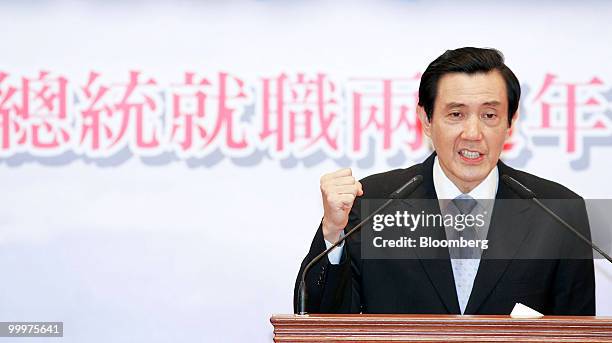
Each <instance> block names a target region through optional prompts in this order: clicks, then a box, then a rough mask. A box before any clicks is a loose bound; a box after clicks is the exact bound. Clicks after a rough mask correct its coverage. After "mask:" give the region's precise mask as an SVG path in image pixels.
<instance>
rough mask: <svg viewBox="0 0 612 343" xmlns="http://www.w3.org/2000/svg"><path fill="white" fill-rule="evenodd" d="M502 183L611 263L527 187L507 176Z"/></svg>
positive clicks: (611, 260) (610, 259)
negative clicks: (534, 204)
mask: <svg viewBox="0 0 612 343" xmlns="http://www.w3.org/2000/svg"><path fill="white" fill-rule="evenodd" d="M502 181H504V183H505V184H506V185H507V186H508V187H510V188H511V189H512V190H513V191H515V192H516V193H517V194H518V195H519V196H520V197H521V198H523V199H528V200H533V202H535V203H536V204H537V205H538V206H539V207H540V208H541V209H543V210H544V212H546V213H548V214H549V215H550V216H551V217H553V218H554V219H555V220H556V221H557V222H559V223H561V224H562V225H563V226H564V227H565V228H567V229H568V230H570V231H571V232H572V233H573V234H574V235H576V237H578V238H580V240H582V241H583V242H584V243H586V244H588V245H589V246H590V247H591V248H592V249H593V250H595V251H597V252H598V253H599V254H600V255H601V256H603V257H604V258H605V259H606V260H608V262H610V263H612V257H610V256H609V255H608V254H606V253H605V252H604V251H603V250H601V248H600V247H598V246H597V245H596V244H595V243H593V241H591V240H590V239H588V238H587V237H585V236H584V235H583V234H581V233H580V232H579V231H578V230H576V229H575V228H574V227H573V226H572V225H570V224H569V223H568V222H566V221H565V220H563V218H561V217H559V216H558V215H557V214H556V213H555V212H554V211H553V210H551V209H550V208H548V207H547V206H546V205H544V204H543V203H542V202H541V201H540V200H539V199H538V198H537V197H536V195H535V193H534V192H533V191H532V190H531V189H529V188H527V186H525V185H523V184H522V183H520V182H519V181H518V180H516V179H515V178H513V177H511V176H509V175H506V174H505V175H502Z"/></svg>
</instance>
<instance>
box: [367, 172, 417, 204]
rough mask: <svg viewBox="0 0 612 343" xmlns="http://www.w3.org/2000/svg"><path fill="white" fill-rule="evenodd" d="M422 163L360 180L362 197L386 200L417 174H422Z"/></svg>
mask: <svg viewBox="0 0 612 343" xmlns="http://www.w3.org/2000/svg"><path fill="white" fill-rule="evenodd" d="M422 169H423V167H422V163H419V164H415V165H413V166H411V167H409V168H403V169H394V170H389V171H386V172H383V173H378V174H372V175H370V176H368V177H365V178H363V179H361V180H360V182H361V184H362V185H363V191H364V195H365V196H366V197H368V198H381V199H382V198H386V197H388V196H389V194H391V193H392V192H394V191H395V190H397V189H398V188H399V187H401V186H402V185H404V184H405V183H406V182H408V181H409V180H410V179H411V178H413V177H415V176H416V175H418V174H422Z"/></svg>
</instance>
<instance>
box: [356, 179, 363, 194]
mask: <svg viewBox="0 0 612 343" xmlns="http://www.w3.org/2000/svg"><path fill="white" fill-rule="evenodd" d="M357 187H358V189H357V196H358V197H360V196H362V195H363V186H362V185H361V182H359V181H357Z"/></svg>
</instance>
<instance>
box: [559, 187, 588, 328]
mask: <svg viewBox="0 0 612 343" xmlns="http://www.w3.org/2000/svg"><path fill="white" fill-rule="evenodd" d="M570 203H571V204H573V205H574V206H575V207H574V206H572V207H574V209H573V210H572V211H571V212H570V213H571V216H570V217H569V218H571V219H570V222H571V224H572V225H574V227H576V228H577V229H578V230H579V232H580V233H582V234H583V235H584V236H585V237H586V238H588V239H591V234H590V228H589V221H588V217H587V212H586V207H585V204H584V200H582V199H577V200H571V202H570ZM565 236H566V244H564V246H565V247H564V250H565V254H566V256H563V257H562V259H560V260H559V264H558V267H557V273H556V277H555V282H554V285H553V287H554V292H553V297H554V298H553V299H552V305H553V306H552V309H553V313H552V314H556V315H581V316H594V315H595V271H594V267H593V252H592V250H591V247H590V246H589V245H588V244H586V243H585V242H583V241H581V240H579V238H578V237H576V236H574V235H573V234H572V233H570V232H569V231H568V232H566V235H565Z"/></svg>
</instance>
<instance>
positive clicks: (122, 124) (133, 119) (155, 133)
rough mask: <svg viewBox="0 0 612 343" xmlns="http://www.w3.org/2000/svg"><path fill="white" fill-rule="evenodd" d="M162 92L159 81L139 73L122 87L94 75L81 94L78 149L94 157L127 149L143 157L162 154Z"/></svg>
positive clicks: (81, 90) (98, 75) (79, 96)
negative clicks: (158, 84)
mask: <svg viewBox="0 0 612 343" xmlns="http://www.w3.org/2000/svg"><path fill="white" fill-rule="evenodd" d="M161 92H162V90H161V89H160V88H159V87H158V86H157V84H156V82H155V80H153V79H145V80H141V75H140V72H138V71H132V72H130V74H129V80H128V82H127V83H120V84H116V83H105V82H104V80H103V79H102V78H101V75H100V74H98V73H95V72H91V73H90V74H89V78H88V81H87V83H86V84H85V85H84V86H83V87H81V88H80V89H79V91H78V92H77V97H78V102H79V105H78V112H77V116H76V128H75V130H76V137H75V138H76V141H75V144H76V147H77V150H78V151H79V152H81V153H84V154H85V155H88V156H91V157H108V156H112V155H114V154H115V153H117V152H118V151H120V150H122V149H124V148H129V149H130V150H131V151H132V152H134V153H136V154H139V155H140V154H142V155H154V154H158V153H159V152H160V151H162V149H163V145H162V139H163V125H162V118H163V113H164V107H163V101H162V96H161Z"/></svg>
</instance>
